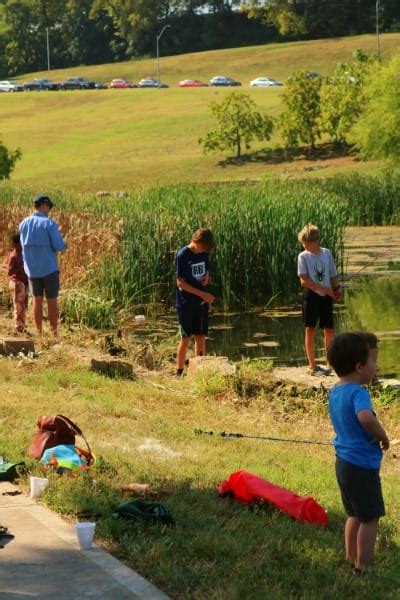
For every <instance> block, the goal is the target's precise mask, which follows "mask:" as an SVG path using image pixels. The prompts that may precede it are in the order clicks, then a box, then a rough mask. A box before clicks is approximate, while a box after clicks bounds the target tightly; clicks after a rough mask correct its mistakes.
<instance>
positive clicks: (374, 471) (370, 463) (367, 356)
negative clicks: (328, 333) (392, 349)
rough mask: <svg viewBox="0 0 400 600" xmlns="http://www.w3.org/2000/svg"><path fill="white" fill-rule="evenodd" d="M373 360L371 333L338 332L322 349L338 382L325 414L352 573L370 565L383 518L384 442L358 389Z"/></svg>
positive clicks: (375, 343) (362, 390) (386, 442)
mask: <svg viewBox="0 0 400 600" xmlns="http://www.w3.org/2000/svg"><path fill="white" fill-rule="evenodd" d="M377 356H378V340H377V338H376V336H375V335H374V334H373V333H342V334H340V335H338V336H336V337H335V338H334V339H333V341H332V343H331V345H330V346H329V349H328V361H329V364H330V365H331V366H332V367H333V368H334V370H335V372H336V374H337V375H338V376H339V378H340V382H339V384H337V385H335V386H334V387H333V388H332V390H331V392H330V394H329V415H330V418H331V421H332V425H333V428H334V430H335V433H336V437H335V439H334V440H333V444H334V446H335V451H336V478H337V481H338V484H339V488H340V492H341V496H342V502H343V505H344V508H345V510H346V512H347V521H346V526H345V545H346V558H347V560H349V561H350V562H351V563H353V564H354V566H355V573H357V574H359V573H362V572H363V571H365V570H368V569H369V568H370V567H371V565H372V559H373V555H374V547H375V540H376V535H377V531H378V521H379V518H380V517H383V516H384V514H385V506H384V502H383V496H382V489H381V481H380V477H379V468H380V465H381V460H382V450H387V449H388V448H389V439H388V437H387V435H386V432H385V430H384V429H383V427H382V425H381V424H380V423H379V421H378V419H377V418H376V416H375V413H374V411H373V406H372V403H371V398H370V396H369V393H368V390H366V389H365V388H364V387H362V386H364V385H367V384H369V383H371V381H372V380H373V378H374V376H375V373H376V362H377Z"/></svg>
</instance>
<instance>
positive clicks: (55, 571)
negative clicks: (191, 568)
mask: <svg viewBox="0 0 400 600" xmlns="http://www.w3.org/2000/svg"><path fill="white" fill-rule="evenodd" d="M14 490H18V488H17V487H16V486H14V485H12V484H11V483H6V482H1V483H0V525H4V526H6V527H8V530H9V532H10V533H12V534H13V535H14V536H15V538H14V539H13V540H10V541H8V540H5V539H3V541H1V542H0V543H1V544H3V545H4V548H2V549H1V548H0V599H1V600H24V599H26V600H27V599H29V600H32V598H39V599H40V600H42V599H43V600H45V599H50V598H51V599H52V600H54V598H56V600H75V599H77V598H92V599H95V600H106V599H107V600H136V599H139V598H140V599H143V600H168V596H166V595H165V594H164V593H163V592H161V591H160V590H158V589H157V588H156V587H154V586H153V585H152V584H151V583H150V582H149V581H147V580H146V579H144V578H143V577H141V576H140V575H138V574H137V573H135V571H132V570H131V569H128V567H126V566H125V565H124V564H122V563H121V562H120V561H118V560H117V559H115V558H114V557H112V556H111V555H110V554H108V553H107V552H105V551H104V550H102V549H101V548H99V547H97V546H94V547H93V548H92V549H91V550H85V551H82V550H79V549H78V544H77V541H76V535H75V529H74V527H73V526H72V525H70V524H68V523H66V522H65V521H64V520H63V519H62V518H61V517H59V516H58V515H57V514H56V513H54V512H52V511H51V510H49V509H48V508H46V507H45V506H43V505H41V504H39V503H37V502H36V501H34V500H31V499H30V498H28V497H27V496H25V495H24V494H22V495H19V496H4V495H3V493H4V492H9V491H14Z"/></svg>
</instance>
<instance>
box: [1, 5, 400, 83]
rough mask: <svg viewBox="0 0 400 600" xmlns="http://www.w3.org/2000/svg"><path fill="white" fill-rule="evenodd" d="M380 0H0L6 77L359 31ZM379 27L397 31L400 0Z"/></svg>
mask: <svg viewBox="0 0 400 600" xmlns="http://www.w3.org/2000/svg"><path fill="white" fill-rule="evenodd" d="M376 8H377V3H376V0H268V1H265V0H247V1H245V0H212V1H205V0H0V69H1V73H2V77H5V76H9V75H15V74H17V73H23V72H28V71H35V70H42V69H45V68H46V67H47V46H46V41H47V34H48V36H49V40H50V47H51V64H52V67H54V68H63V67H69V66H74V65H79V64H85V65H90V64H102V63H104V62H117V61H121V60H127V59H130V58H135V57H141V56H152V55H154V53H155V45H156V44H155V37H156V35H157V33H158V32H159V31H160V29H161V27H162V26H163V25H164V24H169V25H172V28H171V29H169V30H168V35H165V36H164V37H163V40H162V45H163V54H169V55H172V54H182V53H185V52H196V51H201V50H212V49H221V48H228V47H237V46H246V45H253V44H264V43H267V42H273V41H275V42H276V41H286V40H299V39H312V38H314V39H315V38H323V37H333V36H339V35H355V34H359V33H368V32H373V31H374V30H375V20H376ZM378 13H379V22H380V28H381V31H400V3H399V2H398V0H381V2H378Z"/></svg>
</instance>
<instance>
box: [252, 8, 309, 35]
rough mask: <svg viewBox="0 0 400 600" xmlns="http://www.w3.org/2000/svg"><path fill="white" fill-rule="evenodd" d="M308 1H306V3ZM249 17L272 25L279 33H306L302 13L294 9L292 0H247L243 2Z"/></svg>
mask: <svg viewBox="0 0 400 600" xmlns="http://www.w3.org/2000/svg"><path fill="white" fill-rule="evenodd" d="M307 4H308V3H307V2H306V5H307ZM245 7H246V9H247V10H248V14H249V17H250V18H258V19H262V20H263V21H264V22H265V23H267V24H268V25H272V26H274V27H275V28H276V29H277V31H278V32H279V33H280V34H281V35H284V36H286V35H293V34H299V33H306V31H307V29H306V24H305V18H304V15H300V14H299V13H298V12H297V11H296V2H295V1H294V0H269V1H268V2H263V0H249V1H248V2H246V3H245Z"/></svg>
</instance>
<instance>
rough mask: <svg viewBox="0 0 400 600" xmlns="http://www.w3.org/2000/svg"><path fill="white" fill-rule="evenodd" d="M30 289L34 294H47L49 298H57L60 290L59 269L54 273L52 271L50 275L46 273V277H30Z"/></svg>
mask: <svg viewBox="0 0 400 600" xmlns="http://www.w3.org/2000/svg"><path fill="white" fill-rule="evenodd" d="M29 291H30V293H31V294H32V296H36V297H37V296H41V297H43V295H44V294H46V298H47V299H50V300H52V299H54V298H57V297H58V292H59V291H60V273H59V271H54V273H50V275H46V276H45V277H33V278H32V279H31V278H29Z"/></svg>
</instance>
